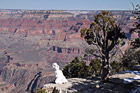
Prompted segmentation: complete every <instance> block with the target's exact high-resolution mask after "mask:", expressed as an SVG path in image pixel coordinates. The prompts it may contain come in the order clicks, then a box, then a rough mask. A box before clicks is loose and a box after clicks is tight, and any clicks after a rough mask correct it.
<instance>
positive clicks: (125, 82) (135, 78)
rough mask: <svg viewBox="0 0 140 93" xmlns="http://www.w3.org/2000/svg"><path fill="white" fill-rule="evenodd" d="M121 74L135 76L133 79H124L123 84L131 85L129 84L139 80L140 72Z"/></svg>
mask: <svg viewBox="0 0 140 93" xmlns="http://www.w3.org/2000/svg"><path fill="white" fill-rule="evenodd" d="M121 73H122V74H123V73H133V74H135V76H136V77H134V78H125V79H124V84H128V83H131V82H133V81H136V80H140V71H123V72H121Z"/></svg>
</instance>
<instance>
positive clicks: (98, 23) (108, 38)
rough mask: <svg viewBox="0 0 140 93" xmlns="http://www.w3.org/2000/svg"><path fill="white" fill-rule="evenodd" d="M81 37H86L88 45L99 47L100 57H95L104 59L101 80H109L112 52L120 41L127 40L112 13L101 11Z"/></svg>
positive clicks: (82, 32)
mask: <svg viewBox="0 0 140 93" xmlns="http://www.w3.org/2000/svg"><path fill="white" fill-rule="evenodd" d="M81 36H82V37H84V39H85V41H86V42H87V43H88V44H90V45H95V46H96V47H97V49H98V53H99V54H100V55H96V54H93V55H96V57H97V56H98V57H100V58H101V59H102V66H101V67H102V68H101V70H102V71H101V74H102V75H101V78H102V81H105V80H107V76H108V74H109V67H110V62H109V59H110V56H111V53H110V52H111V51H113V49H114V47H116V45H118V44H119V40H121V39H123V38H126V37H125V34H124V32H121V28H120V26H119V25H117V24H116V22H115V19H114V18H113V14H112V13H110V12H108V11H101V13H99V14H97V15H95V16H94V20H93V22H92V23H91V24H90V27H89V28H84V29H82V30H81ZM112 56H114V54H113V55H112ZM97 73H98V72H97Z"/></svg>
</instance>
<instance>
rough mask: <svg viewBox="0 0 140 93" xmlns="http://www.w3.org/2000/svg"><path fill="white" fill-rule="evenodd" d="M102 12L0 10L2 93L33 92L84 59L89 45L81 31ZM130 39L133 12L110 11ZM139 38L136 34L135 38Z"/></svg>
mask: <svg viewBox="0 0 140 93" xmlns="http://www.w3.org/2000/svg"><path fill="white" fill-rule="evenodd" d="M99 12H100V11H57V10H0V54H1V56H0V92H3V91H5V92H7V93H8V92H11V93H25V91H26V92H31V91H32V92H34V91H35V90H36V88H37V87H39V88H40V87H42V86H43V85H44V84H45V83H48V82H50V81H52V80H53V79H54V74H53V72H54V71H53V69H52V67H51V64H52V63H53V62H57V63H58V64H59V65H60V66H61V68H62V67H63V66H64V65H65V64H66V63H67V62H70V61H71V60H72V59H73V58H74V57H76V56H78V57H81V56H83V55H84V53H85V49H86V48H88V47H89V46H88V44H87V43H86V42H85V41H84V39H83V38H81V36H80V30H81V29H82V28H84V27H89V25H90V23H91V22H92V21H93V17H94V15H95V14H97V13H99ZM110 12H112V13H113V14H114V18H115V19H116V20H117V23H119V24H120V25H121V27H122V31H124V32H125V33H126V36H127V37H128V38H131V35H129V33H128V32H129V29H130V28H131V27H132V26H133V23H134V21H135V19H133V18H132V17H133V15H132V14H131V12H130V11H110ZM135 36H136V37H137V36H138V35H137V34H134V35H133V37H135Z"/></svg>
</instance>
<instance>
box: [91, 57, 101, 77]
mask: <svg viewBox="0 0 140 93" xmlns="http://www.w3.org/2000/svg"><path fill="white" fill-rule="evenodd" d="M89 67H91V69H92V70H93V71H94V72H95V75H100V70H101V60H99V59H93V60H91V62H90V65H89Z"/></svg>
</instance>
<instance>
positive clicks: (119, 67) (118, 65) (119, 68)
mask: <svg viewBox="0 0 140 93" xmlns="http://www.w3.org/2000/svg"><path fill="white" fill-rule="evenodd" d="M110 65H111V68H112V73H113V74H115V73H119V72H121V71H122V70H123V66H122V64H121V63H119V62H117V61H113V62H112V63H111V64H110Z"/></svg>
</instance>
